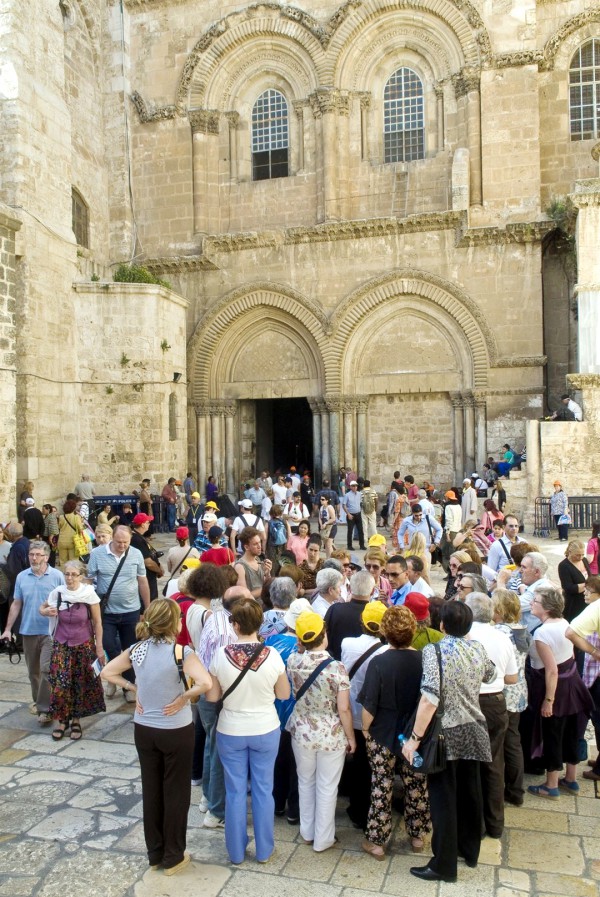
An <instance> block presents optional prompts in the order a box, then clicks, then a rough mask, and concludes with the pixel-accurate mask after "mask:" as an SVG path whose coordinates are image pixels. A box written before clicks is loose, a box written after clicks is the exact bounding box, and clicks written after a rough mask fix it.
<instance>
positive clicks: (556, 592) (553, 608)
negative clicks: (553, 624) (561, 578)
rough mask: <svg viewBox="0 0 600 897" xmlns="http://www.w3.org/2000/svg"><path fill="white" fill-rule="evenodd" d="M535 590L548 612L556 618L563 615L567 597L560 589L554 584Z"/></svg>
mask: <svg viewBox="0 0 600 897" xmlns="http://www.w3.org/2000/svg"><path fill="white" fill-rule="evenodd" d="M533 553H535V552H533ZM534 592H535V596H536V598H539V599H540V603H541V605H542V607H543V608H544V610H545V611H546V613H548V614H549V615H550V616H551V617H552V618H553V619H555V620H558V619H560V618H561V617H562V615H563V611H564V609H565V599H564V598H563V593H562V591H561V590H560V589H556V588H555V587H554V586H539V587H538V588H537V589H534Z"/></svg>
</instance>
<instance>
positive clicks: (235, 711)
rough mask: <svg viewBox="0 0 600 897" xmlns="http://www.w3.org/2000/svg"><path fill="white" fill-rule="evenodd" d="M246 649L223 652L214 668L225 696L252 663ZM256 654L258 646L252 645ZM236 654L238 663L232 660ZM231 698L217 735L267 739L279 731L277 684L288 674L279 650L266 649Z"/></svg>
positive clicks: (217, 655)
mask: <svg viewBox="0 0 600 897" xmlns="http://www.w3.org/2000/svg"><path fill="white" fill-rule="evenodd" d="M244 647H245V643H244V645H240V644H235V645H227V647H224V648H219V649H218V650H217V652H216V653H215V656H214V657H213V659H212V663H211V665H210V673H211V675H212V676H215V677H216V678H217V679H218V680H219V684H220V686H221V689H222V690H223V692H226V691H227V689H228V688H229V686H230V685H233V683H234V682H235V680H236V679H237V677H238V676H239V674H240V672H241V670H242V667H243V666H245V664H246V663H247V661H248V654H247V653H246V652H245V651H243V648H244ZM250 647H251V648H252V651H254V650H255V649H256V645H255V644H254V643H252V644H251V645H250ZM232 653H234V654H235V655H236V656H237V658H238V663H234V662H233V660H231V658H230V656H228V654H229V655H231V654H232ZM257 663H258V664H259V666H258V668H256V669H254V668H253V669H251V670H250V671H249V672H248V673H246V675H245V676H244V678H243V679H242V681H241V682H240V684H239V685H237V686H236V687H235V689H234V690H233V691H232V693H231V694H230V695H229V697H227V698H225V702H224V704H223V709H222V710H221V713H220V714H219V721H218V723H217V732H221V733H222V734H223V735H266V734H267V732H273V731H274V730H275V729H278V728H279V717H278V716H277V711H276V710H275V683H276V682H277V680H278V679H279V677H280V676H281V674H282V673H284V672H285V666H284V663H283V660H282V659H281V656H280V654H279V652H278V651H276V650H275V648H268V647H267V646H266V645H265V646H264V651H263V652H262V653H261V654H260V655H259V658H258V661H255V662H254V664H253V667H256V664H257Z"/></svg>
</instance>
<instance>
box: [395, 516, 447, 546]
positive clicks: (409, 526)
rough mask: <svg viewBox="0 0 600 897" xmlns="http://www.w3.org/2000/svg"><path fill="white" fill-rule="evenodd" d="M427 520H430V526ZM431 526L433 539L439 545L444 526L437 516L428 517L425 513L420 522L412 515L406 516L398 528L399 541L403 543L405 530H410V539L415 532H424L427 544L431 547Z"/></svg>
mask: <svg viewBox="0 0 600 897" xmlns="http://www.w3.org/2000/svg"><path fill="white" fill-rule="evenodd" d="M427 520H429V526H427ZM429 527H431V532H432V533H433V541H434V542H435V544H436V545H439V544H440V539H441V538H442V527H441V526H440V525H439V523H438V522H437V520H436V519H435V517H432V516H431V515H428V516H427V518H425V515H423V517H421V520H420V522H419V523H417V521H416V520H415V519H414V517H412V515H411V516H410V517H405V518H404V520H403V521H402V523H401V524H400V528H399V530H398V542H399V543H400V544H402V541H403V537H404V533H405V532H408V536H409V539H412V537H413V536H414V534H415V533H422V534H423V535H424V536H425V544H426V545H427V547H428V548H429V546H430V545H431V533H430V532H429Z"/></svg>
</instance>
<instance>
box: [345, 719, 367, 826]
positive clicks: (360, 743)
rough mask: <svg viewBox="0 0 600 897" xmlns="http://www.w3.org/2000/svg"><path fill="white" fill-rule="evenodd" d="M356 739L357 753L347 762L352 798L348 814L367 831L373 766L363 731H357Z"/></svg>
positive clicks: (349, 789) (355, 732)
mask: <svg viewBox="0 0 600 897" xmlns="http://www.w3.org/2000/svg"><path fill="white" fill-rule="evenodd" d="M354 737H355V738H356V751H355V752H354V753H353V754H352V756H351V757H349V758H348V759H347V760H346V769H347V788H348V795H349V797H350V803H349V804H348V808H347V810H346V813H347V814H348V816H349V817H350V819H351V821H352V822H353V823H354V824H355V825H357V826H359V828H361V829H365V828H366V827H367V817H368V815H369V807H370V806H371V765H370V763H369V757H368V755H367V743H366V741H365V736H364V735H363V733H362V730H361V729H355V730H354Z"/></svg>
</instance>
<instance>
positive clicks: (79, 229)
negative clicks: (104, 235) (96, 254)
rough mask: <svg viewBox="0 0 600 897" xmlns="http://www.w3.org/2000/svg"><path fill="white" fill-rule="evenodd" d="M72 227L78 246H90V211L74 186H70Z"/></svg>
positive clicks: (87, 247)
mask: <svg viewBox="0 0 600 897" xmlns="http://www.w3.org/2000/svg"><path fill="white" fill-rule="evenodd" d="M71 212H72V225H71V226H72V228H73V233H74V234H75V239H76V240H77V245H78V246H85V248H86V249H89V248H90V213H89V211H88V207H87V203H86V201H85V200H84V198H83V196H82V195H81V193H79V192H78V191H77V190H76V189H75V187H72V188H71Z"/></svg>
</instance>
